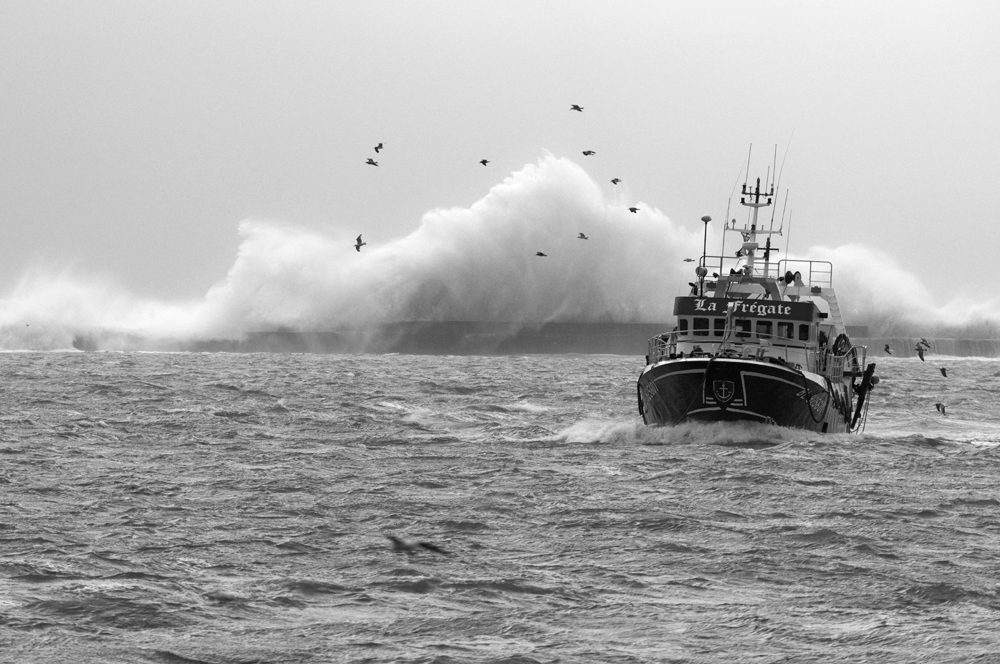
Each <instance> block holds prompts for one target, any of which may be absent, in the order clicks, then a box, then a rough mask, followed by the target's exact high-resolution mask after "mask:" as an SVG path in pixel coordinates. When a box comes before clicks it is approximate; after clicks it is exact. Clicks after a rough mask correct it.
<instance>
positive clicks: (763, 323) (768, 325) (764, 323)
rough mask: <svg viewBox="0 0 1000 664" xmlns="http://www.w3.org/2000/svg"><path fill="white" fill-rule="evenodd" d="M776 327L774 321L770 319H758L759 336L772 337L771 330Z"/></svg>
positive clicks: (763, 337) (761, 337) (762, 337)
mask: <svg viewBox="0 0 1000 664" xmlns="http://www.w3.org/2000/svg"><path fill="white" fill-rule="evenodd" d="M772 329H774V323H772V322H771V321H769V320H759V321H757V337H758V338H760V339H770V338H771V336H772V332H771V330H772Z"/></svg>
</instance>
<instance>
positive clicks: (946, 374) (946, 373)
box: [941, 367, 948, 378]
mask: <svg viewBox="0 0 1000 664" xmlns="http://www.w3.org/2000/svg"><path fill="white" fill-rule="evenodd" d="M941 375H942V376H944V377H945V378H947V377H948V370H947V369H945V368H944V367H941Z"/></svg>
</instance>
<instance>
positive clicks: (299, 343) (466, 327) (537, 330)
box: [184, 321, 1000, 357]
mask: <svg viewBox="0 0 1000 664" xmlns="http://www.w3.org/2000/svg"><path fill="white" fill-rule="evenodd" d="M672 328H673V323H672V322H671V323H527V324H523V323H503V322H481V321H479V322H477V321H446V322H432V321H415V322H403V323H386V324H380V325H370V326H365V327H352V328H341V329H337V330H328V331H297V330H270V331H259V332H253V333H250V334H248V335H246V336H245V337H244V338H243V339H240V340H211V341H199V342H192V343H190V344H188V345H187V347H186V348H184V350H190V351H216V352H218V351H222V352H226V351H228V352H244V353H248V352H249V353H253V352H272V353H275V352H276V353H377V354H378V353H406V354H415V355H519V354H535V353H544V354H564V353H582V354H613V355H638V356H643V355H645V354H646V348H647V344H648V341H649V339H650V337H652V336H654V335H656V334H660V333H662V332H666V331H669V330H671V329H672ZM851 338H852V341H853V342H854V343H855V344H856V345H865V346H867V347H868V356H869V357H880V356H881V357H885V356H886V355H887V353H885V351H884V350H883V349H884V347H885V345H886V344H888V345H889V348H890V349H891V350H892V355H893V356H894V357H916V356H917V352H916V349H915V347H916V342H917V341H918V340H919V337H865V336H854V335H852V337H851ZM927 341H928V342H929V343H930V346H931V348H930V350H929V351H928V353H929V355H934V354H937V355H953V356H958V357H1000V340H998V339H952V338H940V337H933V338H931V337H928V338H927Z"/></svg>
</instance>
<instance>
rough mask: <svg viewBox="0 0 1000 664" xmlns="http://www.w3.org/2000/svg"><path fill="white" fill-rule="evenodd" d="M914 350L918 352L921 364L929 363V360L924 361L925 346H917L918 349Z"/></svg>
mask: <svg viewBox="0 0 1000 664" xmlns="http://www.w3.org/2000/svg"><path fill="white" fill-rule="evenodd" d="M913 350H915V351H917V357H919V358H920V361H921V362H926V361H927V360H925V359H924V347H923V346H921V345H920V344H917V345H916V347H914V349H913Z"/></svg>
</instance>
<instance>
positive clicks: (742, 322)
mask: <svg viewBox="0 0 1000 664" xmlns="http://www.w3.org/2000/svg"><path fill="white" fill-rule="evenodd" d="M750 325H751V321H750V320H748V319H746V318H737V319H736V320H735V321H734V322H733V326H734V327H735V329H736V336H737V337H739V338H741V339H746V338H747V337H749V336H750Z"/></svg>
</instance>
